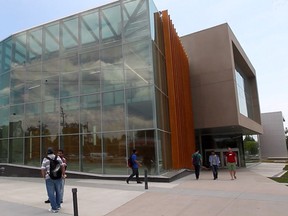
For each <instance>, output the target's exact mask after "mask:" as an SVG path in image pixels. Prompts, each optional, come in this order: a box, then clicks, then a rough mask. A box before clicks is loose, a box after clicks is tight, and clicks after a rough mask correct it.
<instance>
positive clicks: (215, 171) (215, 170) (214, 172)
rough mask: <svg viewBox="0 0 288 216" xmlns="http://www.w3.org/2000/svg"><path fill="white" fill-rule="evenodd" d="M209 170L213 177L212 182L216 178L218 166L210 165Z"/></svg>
mask: <svg viewBox="0 0 288 216" xmlns="http://www.w3.org/2000/svg"><path fill="white" fill-rule="evenodd" d="M211 168H212V172H213V177H214V180H215V179H217V178H218V166H217V165H212V166H211Z"/></svg>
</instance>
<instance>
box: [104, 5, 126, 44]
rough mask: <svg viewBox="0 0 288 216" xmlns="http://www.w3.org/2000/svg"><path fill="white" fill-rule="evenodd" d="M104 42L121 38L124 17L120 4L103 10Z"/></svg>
mask: <svg viewBox="0 0 288 216" xmlns="http://www.w3.org/2000/svg"><path fill="white" fill-rule="evenodd" d="M101 27H102V29H101V33H102V35H101V36H102V43H107V42H112V41H117V40H121V33H122V19H121V11H120V5H119V3H117V5H115V4H113V7H109V8H103V9H102V11H101Z"/></svg>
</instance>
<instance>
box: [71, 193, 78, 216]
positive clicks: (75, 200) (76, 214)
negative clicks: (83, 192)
mask: <svg viewBox="0 0 288 216" xmlns="http://www.w3.org/2000/svg"><path fill="white" fill-rule="evenodd" d="M72 194H73V209H74V216H78V204H77V188H72Z"/></svg>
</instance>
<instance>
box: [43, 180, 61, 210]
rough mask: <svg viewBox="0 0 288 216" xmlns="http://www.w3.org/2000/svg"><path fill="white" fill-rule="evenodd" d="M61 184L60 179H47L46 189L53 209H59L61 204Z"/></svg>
mask: <svg viewBox="0 0 288 216" xmlns="http://www.w3.org/2000/svg"><path fill="white" fill-rule="evenodd" d="M61 185H62V178H60V179H55V180H54V179H50V178H48V179H46V189H47V194H48V197H49V200H50V205H51V208H52V209H53V210H57V209H58V208H60V206H61Z"/></svg>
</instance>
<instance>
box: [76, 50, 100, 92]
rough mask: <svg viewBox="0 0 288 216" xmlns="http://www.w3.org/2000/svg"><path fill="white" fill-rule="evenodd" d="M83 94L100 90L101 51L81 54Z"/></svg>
mask: <svg viewBox="0 0 288 216" xmlns="http://www.w3.org/2000/svg"><path fill="white" fill-rule="evenodd" d="M80 67H81V70H82V73H81V94H86V93H94V92H99V91H100V80H101V71H100V59H99V52H98V51H97V52H90V53H83V54H81V55H80Z"/></svg>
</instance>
